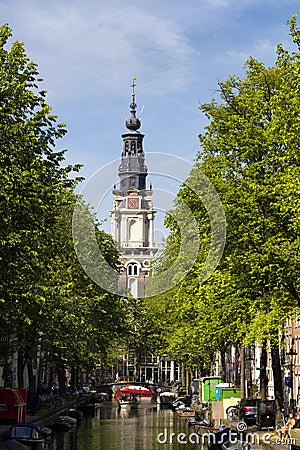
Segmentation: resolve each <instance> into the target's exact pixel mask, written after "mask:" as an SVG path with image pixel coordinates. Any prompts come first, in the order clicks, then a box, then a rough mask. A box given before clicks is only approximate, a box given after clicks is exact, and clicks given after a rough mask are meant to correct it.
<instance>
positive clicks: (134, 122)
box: [125, 76, 141, 131]
mask: <svg viewBox="0 0 300 450" xmlns="http://www.w3.org/2000/svg"><path fill="white" fill-rule="evenodd" d="M135 81H136V77H134V76H133V77H132V84H131V87H132V94H131V96H132V100H131V103H130V113H131V117H130V118H129V119H127V120H126V123H125V125H126V128H128V130H131V131H137V130H138V129H139V128H140V127H141V121H140V119H138V118H137V117H136V107H137V104H136V103H135V91H134V88H135V87H136V83H135Z"/></svg>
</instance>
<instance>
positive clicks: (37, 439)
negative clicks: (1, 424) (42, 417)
mask: <svg viewBox="0 0 300 450" xmlns="http://www.w3.org/2000/svg"><path fill="white" fill-rule="evenodd" d="M9 439H12V440H16V441H18V442H20V443H21V444H23V445H25V446H28V447H29V448H30V449H32V450H40V449H43V448H44V443H45V440H44V436H43V435H42V433H41V429H40V427H39V426H38V425H37V424H35V423H18V424H15V425H12V426H11V428H10V430H9Z"/></svg>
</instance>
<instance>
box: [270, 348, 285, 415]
mask: <svg viewBox="0 0 300 450" xmlns="http://www.w3.org/2000/svg"><path fill="white" fill-rule="evenodd" d="M271 355H272V370H273V379H274V394H275V407H276V423H277V422H279V421H280V419H281V411H282V406H283V389H282V376H281V366H280V355H279V347H278V346H277V347H271Z"/></svg>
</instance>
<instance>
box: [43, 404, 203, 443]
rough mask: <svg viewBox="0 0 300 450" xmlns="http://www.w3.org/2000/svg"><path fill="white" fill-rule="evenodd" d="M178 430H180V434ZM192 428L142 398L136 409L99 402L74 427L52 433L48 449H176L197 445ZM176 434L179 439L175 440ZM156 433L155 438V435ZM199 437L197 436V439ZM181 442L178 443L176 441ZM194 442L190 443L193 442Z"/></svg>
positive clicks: (169, 412)
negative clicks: (91, 412)
mask: <svg viewBox="0 0 300 450" xmlns="http://www.w3.org/2000/svg"><path fill="white" fill-rule="evenodd" d="M180 433H184V434H185V437H184V436H183V435H181V436H180ZM193 434H195V433H194V430H193V429H192V428H190V427H188V426H187V421H186V419H184V418H179V417H178V416H177V415H176V414H175V413H174V412H173V411H171V410H168V409H164V410H160V409H159V408H157V406H156V404H151V403H150V402H149V401H147V402H146V401H145V402H144V403H143V402H142V403H141V404H140V405H139V407H138V409H128V410H127V409H119V408H118V407H117V405H116V403H115V402H105V403H102V404H101V406H100V407H99V408H97V409H96V410H95V414H94V415H90V416H85V417H84V418H83V420H82V422H81V423H80V424H79V425H78V426H77V428H75V429H74V430H71V431H68V432H67V433H61V434H57V435H55V436H54V438H53V440H52V442H51V445H50V448H51V450H98V449H99V450H100V449H101V450H153V449H154V450H156V449H161V450H169V449H170V450H171V449H172V450H178V449H188V450H194V449H200V448H202V445H201V443H199V442H197V439H196V436H194V437H193ZM178 436H179V442H178ZM158 437H159V438H158ZM198 440H199V439H198ZM180 442H181V443H180ZM193 442H194V443H193Z"/></svg>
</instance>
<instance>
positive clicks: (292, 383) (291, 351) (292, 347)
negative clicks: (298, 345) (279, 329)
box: [286, 338, 297, 413]
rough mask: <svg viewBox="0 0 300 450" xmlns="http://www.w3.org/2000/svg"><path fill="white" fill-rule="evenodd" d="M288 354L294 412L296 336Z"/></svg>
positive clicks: (291, 406) (291, 403)
mask: <svg viewBox="0 0 300 450" xmlns="http://www.w3.org/2000/svg"><path fill="white" fill-rule="evenodd" d="M286 355H288V356H290V357H291V359H290V378H291V400H290V408H291V410H292V412H293V413H294V410H295V409H294V379H293V378H294V377H293V365H294V361H293V356H296V355H297V352H296V350H294V338H292V341H291V346H290V351H289V352H286Z"/></svg>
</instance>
